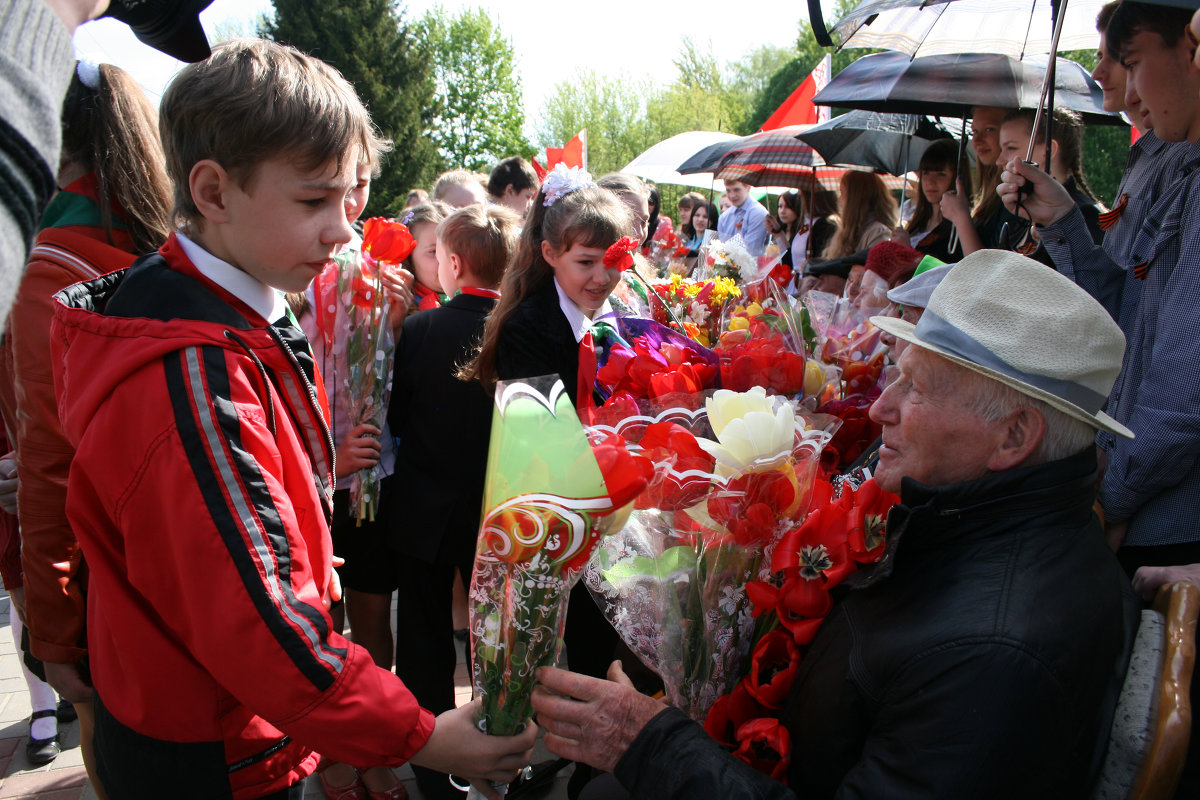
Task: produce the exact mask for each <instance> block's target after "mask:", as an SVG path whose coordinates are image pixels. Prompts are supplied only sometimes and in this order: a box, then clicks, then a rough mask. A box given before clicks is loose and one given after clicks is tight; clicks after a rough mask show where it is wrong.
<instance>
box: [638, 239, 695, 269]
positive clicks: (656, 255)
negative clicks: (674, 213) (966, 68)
mask: <svg viewBox="0 0 1200 800" xmlns="http://www.w3.org/2000/svg"><path fill="white" fill-rule="evenodd" d="M687 254H688V249H687V247H686V246H684V243H683V242H682V241H680V239H679V236H678V234H676V233H675V231H674V230H673V229H671V228H666V227H664V228H662V229H661V230H659V231H658V232H657V233H656V235H655V237H654V238H653V239H651V240H650V244H649V245H648V246H646V247H643V248H642V255H644V256H645V257H646V258H648V259H649V260H650V263H651V264H653V265H654V268H655V270H656V271H657V274H658V275H660V276H664V275H668V274H670V273H671V266H672V264H677V265H680V266H681V265H682V259H683V258H684V257H685V256H687Z"/></svg>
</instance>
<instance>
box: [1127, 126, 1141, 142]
mask: <svg viewBox="0 0 1200 800" xmlns="http://www.w3.org/2000/svg"><path fill="white" fill-rule="evenodd" d="M1141 135H1142V132H1141V131H1139V130H1138V129H1137V128H1136V127H1134V126H1133V125H1130V126H1129V146H1130V147H1133V146H1134V145H1135V144H1137V140H1138V137H1139V136H1141Z"/></svg>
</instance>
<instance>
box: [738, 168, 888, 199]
mask: <svg viewBox="0 0 1200 800" xmlns="http://www.w3.org/2000/svg"><path fill="white" fill-rule="evenodd" d="M852 169H859V168H858V167H830V166H824V167H802V166H797V165H789V164H731V165H729V166H727V167H722V168H721V169H720V171H718V172H717V177H719V178H720V179H721V180H725V181H741V182H742V183H745V184H749V185H750V186H788V187H791V188H793V189H802V190H804V191H806V192H811V191H813V190H814V189H817V188H820V189H830V190H833V191H836V190H837V188H838V184H839V183H840V182H841V180H842V175H843V174H845V173H846V172H847V171H849V170H852ZM861 171H863V172H870V171H871V170H866V169H863V170H861ZM879 177H880V178H882V179H883V182H884V184H885V185H886V186H887V187H888V188H889V189H892V190H900V189H903V188H904V178H902V177H896V176H894V175H880V176H879ZM814 180H815V181H816V183H815V184H814V183H813V181H814Z"/></svg>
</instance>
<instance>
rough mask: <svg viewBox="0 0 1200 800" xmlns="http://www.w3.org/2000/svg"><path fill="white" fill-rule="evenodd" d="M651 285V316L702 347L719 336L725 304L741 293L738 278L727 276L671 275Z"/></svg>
mask: <svg viewBox="0 0 1200 800" xmlns="http://www.w3.org/2000/svg"><path fill="white" fill-rule="evenodd" d="M651 287H652V288H653V290H654V297H653V298H652V301H651V303H650V315H649V316H650V318H651V319H653V320H654V321H655V322H658V323H660V324H662V325H666V326H667V327H669V328H671V329H673V330H677V331H679V332H680V333H682V334H684V335H685V336H687V337H688V338H690V339H692V340H693V341H695V342H696V343H697V344H700V345H702V346H704V347H711V346H713V345H714V344H715V343H716V341H717V337H718V336H720V333H721V312H722V309H723V308H724V307H725V304H726V303H728V302H729V301H730V300H731V299H733V298H737V297H740V296H741V293H742V290H741V288H739V286H738V283H737V281H736V280H734V279H733V278H727V277H711V276H710V277H707V278H684V277H682V276H680V275H671V276H669V277H667V278H665V279H663V280H661V281H657V282H655V283H653V284H651Z"/></svg>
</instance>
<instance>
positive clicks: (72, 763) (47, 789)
mask: <svg viewBox="0 0 1200 800" xmlns="http://www.w3.org/2000/svg"><path fill="white" fill-rule="evenodd" d="M8 603H9V601H8V595H7V594H6V593H5V592H4V591H3V590H2V589H0V776H3V777H0V800H10V799H11V798H37V800H96V793H95V792H94V791H92V787H91V785H90V784H89V783H88V779H87V772H86V771H85V770H84V768H83V757H82V755H81V754H80V750H79V726H78V725H77V724H76V723H71V724H70V725H63V726H60V729H59V733H60V735H61V737H62V746H63V752H62V754H61V755H59V757H58V758H56V759H55V760H54V761H53V762H52V763H50V764H47V765H45V766H41V767H35V766H33V765H31V764H30V763H29V762H28V761H26V759H25V741H26V739H27V738H28V736H29V714H30V713H31V711H32V709H31V708H30V705H29V691H28V689H27V688H26V686H25V678H24V677H23V676H22V674H21V662H20V660H19V657H18V655H17V651H16V648H14V647H13V640H12V633H11V631H10V630H9V625H8ZM394 618H395V615H394V614H393V619H394ZM454 683H455V687H456V689H455V698H456V700H457V701H458V703H459V705H462V704H463V703H466V702H469V701H470V699H471V688H470V679H469V673H468V670H467V665H466V663H465V661H464V658H463V654H462V651H461V649H460V652H459V664H458V668H457V670H456V671H455V680H454ZM549 758H551V756H550V755H549V753H547V752H546V751H545V749H544V748H543V747H542V746H541V740H540V739H539V741H538V747H537V750H536V751H535V754H534V763H538V762H540V761H544V760H547V759H549ZM569 774H570V770H569V769H567V770H564V771H563V772H562V774H561V775H560V776H559V777H558V779H557V780H556V782H555V783H554V784H552V785H551V786H550V787H549V788H547V789H546V790H545V791H544V792H540V793H538V794H537V795H532V794H531V795H528V798H529V800H565V798H566V796H567V792H566V780H567V776H568V775H569ZM396 775H397V776H398V777H399V778H400V779H401V780H402V781H403V782H404V784H405V785H406V786H407V787H408V792H409V797H410V798H411V799H412V800H421V793H420V791H419V790H418V789H417V786H416V781H415V779H414V778H413V775H412V770H411V769H410V768H409V767H408V766H404V767H401V768H400V769H398V770H396ZM463 796H464V797H466V795H463ZM304 797H305V800H309V799H310V798H311V799H312V800H322V798H323V797H324V795H323V794H322V793H321V789H320V786H319V785H318V784H317V781H316V779H315V778H313V779H310V780H309V784H308V786H307V787H306V791H305V794H304ZM164 800H170V799H169V798H164Z"/></svg>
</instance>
